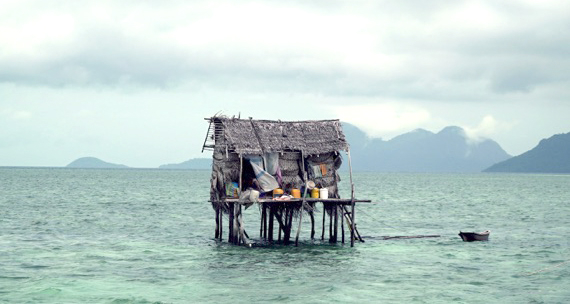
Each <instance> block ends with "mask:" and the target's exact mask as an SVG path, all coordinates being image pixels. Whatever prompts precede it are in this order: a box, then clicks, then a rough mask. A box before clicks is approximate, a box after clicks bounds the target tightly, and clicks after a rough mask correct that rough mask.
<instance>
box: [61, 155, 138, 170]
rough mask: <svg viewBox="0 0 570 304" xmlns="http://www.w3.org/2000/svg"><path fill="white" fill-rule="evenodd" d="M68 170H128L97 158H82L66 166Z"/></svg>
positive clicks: (123, 166)
mask: <svg viewBox="0 0 570 304" xmlns="http://www.w3.org/2000/svg"><path fill="white" fill-rule="evenodd" d="M66 167H67V168H105V169H106V168H109V169H116V168H128V167H127V166H125V165H119V164H112V163H108V162H105V161H102V160H100V159H98V158H95V157H81V158H78V159H76V160H74V161H72V162H71V163H70V164H69V165H67V166H66Z"/></svg>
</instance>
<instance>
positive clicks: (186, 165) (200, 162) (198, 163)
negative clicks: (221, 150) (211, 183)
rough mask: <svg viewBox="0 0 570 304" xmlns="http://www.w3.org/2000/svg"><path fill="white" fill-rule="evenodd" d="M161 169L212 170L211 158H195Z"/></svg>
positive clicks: (160, 167) (163, 166) (161, 167)
mask: <svg viewBox="0 0 570 304" xmlns="http://www.w3.org/2000/svg"><path fill="white" fill-rule="evenodd" d="M158 168H159V169H193V170H200V169H204V170H205V169H212V159H211V158H193V159H190V160H187V161H185V162H181V163H179V164H167V165H162V166H159V167H158Z"/></svg>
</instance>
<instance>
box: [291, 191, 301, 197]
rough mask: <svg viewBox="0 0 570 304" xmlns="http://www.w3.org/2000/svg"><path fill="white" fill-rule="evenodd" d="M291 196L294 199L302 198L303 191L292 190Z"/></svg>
mask: <svg viewBox="0 0 570 304" xmlns="http://www.w3.org/2000/svg"><path fill="white" fill-rule="evenodd" d="M291 195H293V197H294V198H301V190H299V189H291Z"/></svg>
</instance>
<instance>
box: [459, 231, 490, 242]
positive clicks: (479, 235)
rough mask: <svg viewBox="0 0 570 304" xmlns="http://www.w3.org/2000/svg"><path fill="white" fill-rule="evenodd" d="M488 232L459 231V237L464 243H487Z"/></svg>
mask: <svg viewBox="0 0 570 304" xmlns="http://www.w3.org/2000/svg"><path fill="white" fill-rule="evenodd" d="M489 234H491V231H490V230H485V231H483V232H461V231H459V236H460V237H461V239H463V241H464V242H474V241H488V240H489Z"/></svg>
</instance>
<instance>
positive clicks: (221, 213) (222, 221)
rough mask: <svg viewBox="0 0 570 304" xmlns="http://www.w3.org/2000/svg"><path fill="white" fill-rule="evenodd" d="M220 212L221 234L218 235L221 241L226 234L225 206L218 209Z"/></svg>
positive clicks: (219, 225)
mask: <svg viewBox="0 0 570 304" xmlns="http://www.w3.org/2000/svg"><path fill="white" fill-rule="evenodd" d="M218 212H219V214H220V223H219V224H218V227H220V233H219V234H218V237H219V239H220V241H221V240H222V239H223V235H224V234H223V233H224V208H223V206H220V208H219V209H218Z"/></svg>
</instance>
